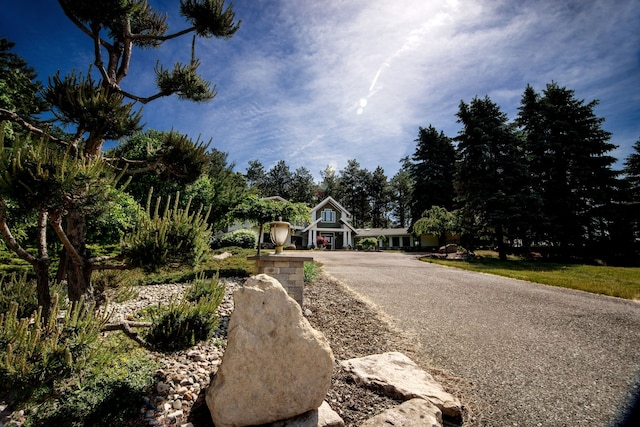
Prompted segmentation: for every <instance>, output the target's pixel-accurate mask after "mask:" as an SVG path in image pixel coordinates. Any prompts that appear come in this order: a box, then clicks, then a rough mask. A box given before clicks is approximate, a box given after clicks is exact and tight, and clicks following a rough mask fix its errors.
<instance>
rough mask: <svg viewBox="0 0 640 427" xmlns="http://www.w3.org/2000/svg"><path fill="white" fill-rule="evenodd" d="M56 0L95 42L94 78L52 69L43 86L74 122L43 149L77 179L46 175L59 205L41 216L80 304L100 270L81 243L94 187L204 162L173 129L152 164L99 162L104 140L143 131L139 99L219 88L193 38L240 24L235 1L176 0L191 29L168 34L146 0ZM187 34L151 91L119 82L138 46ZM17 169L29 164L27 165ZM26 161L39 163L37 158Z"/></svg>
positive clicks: (59, 113)
mask: <svg viewBox="0 0 640 427" xmlns="http://www.w3.org/2000/svg"><path fill="white" fill-rule="evenodd" d="M59 4H60V6H61V7H62V9H63V11H64V13H65V15H66V16H67V17H68V18H69V19H70V20H71V21H72V22H73V23H74V24H75V25H76V26H77V27H78V28H79V30H80V34H83V35H84V36H87V37H89V39H90V42H91V45H92V46H94V47H95V49H94V55H95V57H94V58H93V60H92V67H93V68H92V70H93V71H94V72H96V73H97V74H99V77H100V78H99V79H95V78H94V76H93V75H92V74H91V72H90V73H89V74H87V75H86V76H85V75H82V74H81V73H77V72H75V71H74V72H72V73H71V74H69V75H67V76H61V75H60V74H56V75H55V76H53V77H52V78H50V83H49V86H48V87H47V88H46V90H45V91H44V97H45V100H46V101H47V102H49V103H50V104H51V105H52V108H53V111H54V113H55V115H56V117H57V119H58V122H59V123H60V124H63V125H66V126H68V127H72V128H74V131H73V134H72V135H71V136H68V137H53V136H49V137H48V141H49V142H51V144H52V147H48V148H47V149H46V150H48V151H47V152H48V153H49V155H50V156H53V153H54V152H55V151H56V150H58V151H61V152H62V153H63V158H64V159H66V161H73V162H75V163H74V166H73V167H74V168H73V170H74V171H78V173H77V174H76V179H75V181H73V180H72V182H68V181H67V178H69V177H70V176H71V175H70V174H69V173H68V170H69V169H64V170H63V169H56V168H55V167H54V170H57V171H58V172H57V173H58V175H55V174H54V175H53V176H58V177H60V180H58V181H55V180H54V181H51V180H48V181H47V182H48V183H54V184H56V185H57V187H55V186H54V188H53V190H55V191H53V192H51V194H52V195H53V194H56V195H58V196H59V199H58V202H57V203H55V201H54V200H53V199H51V204H50V205H49V206H47V210H46V213H47V216H48V218H49V219H48V222H49V225H50V226H51V227H52V228H53V229H54V231H55V233H56V235H57V237H58V238H59V240H60V242H61V243H62V244H63V246H64V249H65V253H64V254H65V256H64V257H63V259H64V266H66V271H65V273H66V278H67V284H68V290H69V297H70V299H72V300H74V301H79V300H80V299H81V298H83V297H85V298H86V299H87V300H89V299H91V298H92V289H91V274H92V272H93V271H94V270H96V269H98V268H101V266H102V264H100V265H98V264H96V262H97V261H96V260H94V259H93V258H91V256H90V254H89V252H88V251H87V240H86V225H87V221H86V218H87V214H88V210H87V209H90V208H91V207H92V206H94V205H95V203H94V202H95V199H94V197H98V196H100V195H101V194H105V193H107V192H101V191H99V189H100V188H101V186H104V185H114V183H115V182H116V180H114V177H115V174H114V172H117V171H120V172H121V174H123V175H124V174H131V173H136V172H139V171H140V170H148V169H149V167H159V166H160V165H162V167H164V168H166V169H167V170H169V171H171V173H172V174H173V175H174V176H178V177H180V178H183V179H188V177H189V176H195V177H197V176H199V175H200V171H197V167H196V168H194V167H192V166H190V165H193V164H195V165H202V164H204V162H203V161H202V160H203V159H204V158H206V156H205V152H206V148H207V147H206V144H200V143H198V142H195V143H194V142H193V141H191V140H189V139H188V138H186V137H181V136H176V135H175V134H169V136H168V137H167V138H165V139H164V140H163V143H162V149H161V150H160V155H159V156H157V157H156V158H153V159H148V160H150V161H149V162H148V163H147V164H145V165H141V164H140V163H139V162H137V161H135V162H130V161H129V160H128V159H125V158H103V153H102V149H103V145H104V143H105V141H107V140H119V139H121V138H123V137H126V136H130V135H132V134H133V133H134V132H136V131H138V130H140V128H141V125H140V123H141V118H142V116H141V113H140V111H136V110H135V109H134V106H135V105H134V104H135V103H140V104H146V103H148V102H151V101H153V100H155V99H158V98H161V97H166V96H171V95H176V96H177V97H178V98H179V99H185V100H191V101H194V102H204V101H207V100H210V99H212V98H213V97H214V96H215V94H216V92H215V87H212V86H211V84H210V83H209V82H207V81H205V80H203V79H202V78H201V77H200V76H199V75H198V68H199V66H200V62H199V60H198V59H197V58H196V56H195V40H196V38H211V37H216V38H221V39H228V38H230V37H231V36H232V35H233V34H234V33H235V32H236V31H237V30H238V28H239V23H235V22H234V21H235V13H234V12H233V10H232V7H231V6H229V7H227V8H226V9H225V8H224V0H184V1H182V2H181V5H180V13H181V15H182V16H183V17H184V18H185V20H186V21H187V25H188V27H187V28H185V29H184V30H182V31H179V32H176V33H171V34H169V33H167V31H168V26H167V23H166V21H167V17H166V15H164V14H162V13H159V12H157V11H155V10H153V9H152V8H151V7H150V6H149V5H148V4H147V2H146V1H143V0H128V1H115V0H108V1H100V2H86V1H84V0H59ZM190 34H193V43H192V51H191V58H190V61H189V62H188V63H186V64H183V63H180V62H177V63H176V64H175V65H174V66H173V68H171V69H168V68H165V67H164V66H163V65H162V64H157V65H156V67H155V72H156V83H157V86H158V90H157V92H156V93H155V94H152V95H140V94H134V93H132V92H130V91H127V90H125V88H124V86H123V82H124V79H125V78H126V76H127V74H128V73H129V71H130V63H131V60H132V58H133V55H134V53H135V51H136V49H150V48H160V47H161V46H162V45H163V44H164V43H165V42H167V41H170V40H172V39H175V38H178V37H181V36H186V35H190ZM0 119H2V120H10V121H14V122H17V123H19V124H21V125H24V126H26V127H28V129H29V131H30V132H32V133H34V134H36V135H46V132H45V131H44V130H43V129H40V128H38V127H37V126H34V125H33V124H31V123H29V121H28V119H26V118H24V117H19V116H18V115H17V114H16V111H12V110H8V109H0ZM36 125H37V124H36ZM54 145H55V147H54ZM107 164H108V165H107ZM22 166H24V167H28V168H30V167H31V166H30V165H29V164H25V163H24V162H23V164H22ZM54 166H55V165H54ZM33 167H35V168H37V167H38V166H37V161H36V164H35V165H34V166H33ZM34 171H35V172H37V173H38V174H39V175H38V174H36V175H33V173H32V175H33V176H34V177H38V176H41V177H42V178H43V179H44V178H47V179H48V177H50V176H51V174H48V173H47V171H46V170H44V171H42V170H38V169H31V172H34ZM8 179H9V180H11V179H13V178H12V177H9V178H8ZM194 179H195V178H194ZM36 184H38V181H37V180H32V181H31V182H29V183H27V184H26V185H27V187H33V186H34V185H36ZM64 185H66V187H65V186H64ZM31 191H32V192H33V191H34V190H33V189H31ZM102 261H103V260H100V262H102ZM61 264H62V261H61Z"/></svg>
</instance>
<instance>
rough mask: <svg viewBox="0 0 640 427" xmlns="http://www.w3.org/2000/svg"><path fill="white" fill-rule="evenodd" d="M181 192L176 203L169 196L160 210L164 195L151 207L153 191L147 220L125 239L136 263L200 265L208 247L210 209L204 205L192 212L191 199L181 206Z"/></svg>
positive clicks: (154, 267) (126, 250)
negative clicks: (204, 210) (183, 206)
mask: <svg viewBox="0 0 640 427" xmlns="http://www.w3.org/2000/svg"><path fill="white" fill-rule="evenodd" d="M179 199H180V194H177V195H176V197H175V199H174V201H173V204H172V203H171V200H170V199H169V200H167V202H166V204H165V207H164V209H163V211H162V212H160V204H161V199H160V198H158V199H156V204H155V207H154V210H153V212H152V211H151V203H150V202H151V194H149V199H148V201H147V208H146V214H147V216H148V219H147V220H143V221H141V222H140V225H139V226H138V228H136V229H135V230H134V231H133V232H132V233H130V234H129V235H127V236H126V237H125V238H124V239H123V246H124V249H123V252H124V254H125V256H126V257H127V258H128V260H129V262H130V263H131V264H133V265H136V266H139V267H142V268H144V269H145V270H147V271H154V270H157V269H158V268H160V267H161V266H163V265H167V264H171V263H186V264H189V265H192V266H195V265H197V264H198V263H199V262H200V261H201V260H202V258H203V257H204V256H205V254H206V253H207V252H208V250H209V240H210V235H211V230H210V227H209V225H208V224H207V216H208V213H205V214H204V215H203V212H202V206H201V207H200V209H199V210H197V211H195V212H191V202H190V201H189V202H188V203H187V206H186V207H185V208H184V209H182V208H179V207H178V201H179Z"/></svg>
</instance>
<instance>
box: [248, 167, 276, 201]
mask: <svg viewBox="0 0 640 427" xmlns="http://www.w3.org/2000/svg"><path fill="white" fill-rule="evenodd" d="M244 176H245V179H246V180H247V184H248V185H249V189H250V190H251V192H252V193H253V194H256V195H258V196H262V197H268V196H270V195H271V196H272V195H273V194H267V193H268V186H267V171H266V170H265V169H264V166H263V165H262V163H261V162H260V161H259V160H249V167H247V171H246V173H245V175H244Z"/></svg>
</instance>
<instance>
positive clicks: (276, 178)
mask: <svg viewBox="0 0 640 427" xmlns="http://www.w3.org/2000/svg"><path fill="white" fill-rule="evenodd" d="M292 180H293V176H292V174H291V170H290V169H289V166H288V165H287V163H286V162H285V161H284V160H280V161H278V163H276V164H275V165H273V167H272V168H271V169H269V172H267V188H268V189H269V190H268V191H269V194H267V195H268V196H280V197H282V198H283V199H285V200H289V199H291V195H292V194H291V183H292Z"/></svg>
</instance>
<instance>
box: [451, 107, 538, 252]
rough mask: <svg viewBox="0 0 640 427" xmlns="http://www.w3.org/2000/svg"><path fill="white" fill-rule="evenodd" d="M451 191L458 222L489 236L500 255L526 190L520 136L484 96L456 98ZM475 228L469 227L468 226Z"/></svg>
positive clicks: (517, 221)
mask: <svg viewBox="0 0 640 427" xmlns="http://www.w3.org/2000/svg"><path fill="white" fill-rule="evenodd" d="M457 116H458V119H459V120H458V121H459V122H460V123H462V126H463V128H462V130H461V131H460V133H459V134H458V137H457V138H456V140H457V141H458V163H457V168H456V179H455V186H456V195H457V199H456V201H457V203H459V206H460V213H461V217H462V221H463V226H465V225H466V227H467V230H469V229H471V230H473V231H474V232H475V233H478V232H479V231H481V230H484V232H486V233H489V234H491V235H493V240H494V242H495V244H496V245H497V246H498V252H499V256H500V258H501V259H506V246H505V239H506V238H507V237H511V238H514V237H520V236H513V235H511V236H510V235H509V231H513V230H517V229H519V228H520V227H519V225H520V223H521V218H522V216H523V213H524V212H526V210H527V207H526V205H525V201H526V200H527V197H526V194H527V191H528V188H527V185H526V180H525V176H526V162H525V159H524V158H523V157H522V154H523V153H522V141H521V139H520V138H519V137H518V134H517V133H516V132H515V128H514V126H512V125H510V124H509V123H508V118H507V115H506V114H505V113H503V112H502V111H500V108H499V107H498V106H497V105H496V104H495V103H493V101H491V99H489V97H485V98H484V99H479V98H474V99H473V100H472V101H471V103H470V104H466V103H464V102H461V103H460V110H459V111H458V114H457ZM474 229H475V230H474Z"/></svg>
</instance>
